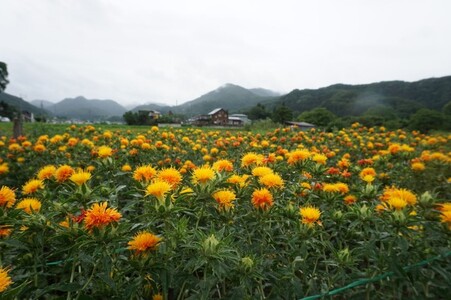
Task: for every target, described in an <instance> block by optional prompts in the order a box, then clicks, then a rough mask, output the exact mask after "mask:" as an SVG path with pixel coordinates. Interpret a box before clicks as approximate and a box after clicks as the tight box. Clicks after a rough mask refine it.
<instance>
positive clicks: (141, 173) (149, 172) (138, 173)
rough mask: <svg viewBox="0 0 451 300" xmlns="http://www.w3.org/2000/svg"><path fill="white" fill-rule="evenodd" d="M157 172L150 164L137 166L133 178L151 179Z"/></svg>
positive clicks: (140, 179) (137, 179)
mask: <svg viewBox="0 0 451 300" xmlns="http://www.w3.org/2000/svg"><path fill="white" fill-rule="evenodd" d="M156 174H157V170H155V169H154V168H153V167H152V166H150V165H144V166H140V167H138V168H136V170H135V172H133V179H135V180H136V181H140V182H141V181H144V182H147V181H150V180H151V179H152V178H153V177H154V176H155V175H156Z"/></svg>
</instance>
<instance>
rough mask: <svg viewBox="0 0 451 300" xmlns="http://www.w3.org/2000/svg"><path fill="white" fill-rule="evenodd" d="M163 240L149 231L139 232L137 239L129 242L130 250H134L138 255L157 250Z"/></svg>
mask: <svg viewBox="0 0 451 300" xmlns="http://www.w3.org/2000/svg"><path fill="white" fill-rule="evenodd" d="M161 240H162V238H161V237H158V236H156V235H155V234H153V233H150V232H147V231H141V232H138V233H137V234H136V235H135V237H134V238H133V239H132V240H131V241H129V242H128V249H129V250H134V251H135V252H136V254H141V253H143V252H146V251H150V250H155V249H157V247H158V245H159V244H160V242H161Z"/></svg>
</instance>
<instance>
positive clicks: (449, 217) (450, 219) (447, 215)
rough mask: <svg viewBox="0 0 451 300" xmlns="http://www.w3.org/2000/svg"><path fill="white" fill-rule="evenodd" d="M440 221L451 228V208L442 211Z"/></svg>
mask: <svg viewBox="0 0 451 300" xmlns="http://www.w3.org/2000/svg"><path fill="white" fill-rule="evenodd" d="M440 221H441V222H442V223H445V224H447V225H448V228H449V229H451V210H446V211H442V212H441V215H440Z"/></svg>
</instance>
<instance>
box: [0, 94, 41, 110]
mask: <svg viewBox="0 0 451 300" xmlns="http://www.w3.org/2000/svg"><path fill="white" fill-rule="evenodd" d="M2 101H3V102H5V103H6V104H8V105H10V106H13V107H15V108H16V109H17V110H22V111H28V112H31V113H33V114H35V115H47V114H48V111H46V110H42V109H41V108H40V107H36V106H34V105H32V104H30V103H29V102H27V101H25V100H23V99H22V98H19V97H17V96H14V95H10V94H8V93H4V92H3V93H0V102H2Z"/></svg>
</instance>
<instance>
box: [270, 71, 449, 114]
mask: <svg viewBox="0 0 451 300" xmlns="http://www.w3.org/2000/svg"><path fill="white" fill-rule="evenodd" d="M450 101H451V76H446V77H441V78H429V79H424V80H420V81H416V82H404V81H385V82H378V83H370V84H361V85H346V84H335V85H331V86H329V87H325V88H320V89H315V90H311V89H305V90H297V89H296V90H293V91H292V92H290V93H288V94H286V95H284V96H281V97H279V98H278V99H277V100H276V101H269V102H266V103H263V104H265V105H266V106H267V107H268V108H269V109H272V108H274V107H275V106H277V105H285V106H287V107H288V108H289V109H291V110H292V111H293V112H294V115H295V116H296V115H297V114H299V113H302V112H304V111H308V110H312V109H314V108H317V107H324V108H327V109H328V110H330V111H331V112H333V113H335V114H336V115H338V116H358V115H362V114H364V113H365V112H367V111H368V110H369V109H375V108H376V109H378V110H379V111H384V110H385V111H388V110H389V111H393V112H394V113H396V115H397V116H399V117H408V116H410V115H412V114H413V113H415V112H416V111H417V110H419V109H420V108H428V109H433V110H438V111H439V110H441V109H442V108H443V106H444V105H445V104H447V103H448V102H450Z"/></svg>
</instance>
